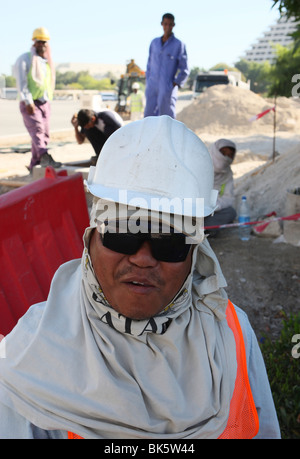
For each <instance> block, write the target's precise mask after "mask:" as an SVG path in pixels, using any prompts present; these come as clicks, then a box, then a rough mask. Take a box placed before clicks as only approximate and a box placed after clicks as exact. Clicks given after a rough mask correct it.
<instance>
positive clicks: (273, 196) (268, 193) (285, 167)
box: [235, 145, 300, 218]
mask: <svg viewBox="0 0 300 459" xmlns="http://www.w3.org/2000/svg"><path fill="white" fill-rule="evenodd" d="M298 187H300V145H298V146H295V147H293V148H292V149H291V150H289V151H287V152H286V153H285V154H284V155H280V156H278V157H277V158H275V161H274V162H273V161H267V162H266V163H265V164H264V165H262V166H260V167H259V168H257V169H255V170H253V171H251V172H249V173H248V174H245V175H243V176H242V177H240V178H238V179H237V180H235V193H236V198H237V203H238V202H239V201H240V198H241V196H242V195H246V196H247V199H248V201H249V204H250V208H251V216H252V217H253V218H256V217H258V216H261V215H265V214H268V213H270V212H273V211H275V212H276V213H277V216H286V199H287V190H289V189H295V188H298Z"/></svg>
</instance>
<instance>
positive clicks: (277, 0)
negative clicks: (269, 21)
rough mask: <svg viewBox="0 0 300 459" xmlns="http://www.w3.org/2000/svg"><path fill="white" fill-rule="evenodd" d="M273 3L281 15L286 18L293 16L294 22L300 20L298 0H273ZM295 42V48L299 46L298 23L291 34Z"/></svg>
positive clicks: (299, 31)
mask: <svg viewBox="0 0 300 459" xmlns="http://www.w3.org/2000/svg"><path fill="white" fill-rule="evenodd" d="M273 2H274V3H273V5H272V8H274V6H277V7H278V9H279V12H280V14H281V15H285V16H286V17H287V18H288V19H290V18H294V19H295V22H298V21H300V2H299V0H273ZM292 36H293V38H294V40H295V41H296V43H295V45H296V46H295V49H297V48H298V47H299V46H300V23H299V24H298V25H297V30H296V31H295V32H294V33H293V34H292Z"/></svg>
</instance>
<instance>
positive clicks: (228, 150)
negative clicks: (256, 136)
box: [220, 147, 235, 159]
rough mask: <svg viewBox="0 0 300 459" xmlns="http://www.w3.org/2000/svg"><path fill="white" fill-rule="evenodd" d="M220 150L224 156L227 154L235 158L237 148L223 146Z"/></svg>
mask: <svg viewBox="0 0 300 459" xmlns="http://www.w3.org/2000/svg"><path fill="white" fill-rule="evenodd" d="M220 152H221V153H222V155H223V156H227V157H228V158H231V159H233V158H234V155H235V150H234V149H233V148H231V147H222V148H220Z"/></svg>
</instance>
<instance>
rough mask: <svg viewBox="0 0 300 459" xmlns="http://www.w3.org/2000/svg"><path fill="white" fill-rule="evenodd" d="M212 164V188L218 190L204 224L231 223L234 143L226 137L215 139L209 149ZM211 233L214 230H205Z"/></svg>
mask: <svg viewBox="0 0 300 459" xmlns="http://www.w3.org/2000/svg"><path fill="white" fill-rule="evenodd" d="M209 151H210V155H211V157H212V160H213V165H214V188H215V189H216V190H218V192H219V194H218V200H217V206H218V208H217V209H216V211H215V213H214V214H213V215H211V216H209V217H206V218H205V219H204V226H219V225H225V224H227V223H232V222H233V221H234V219H235V217H236V210H235V208H234V203H235V197H234V184H233V174H232V170H231V164H232V162H233V160H234V158H235V154H236V145H235V143H234V142H232V141H231V140H228V139H219V140H217V141H216V142H215V143H214V144H213V145H212V146H211V148H210V149H209ZM207 233H211V235H215V234H216V230H214V229H212V230H211V231H210V230H207Z"/></svg>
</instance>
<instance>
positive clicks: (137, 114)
mask: <svg viewBox="0 0 300 459" xmlns="http://www.w3.org/2000/svg"><path fill="white" fill-rule="evenodd" d="M129 107H130V119H131V121H137V120H140V119H141V118H143V114H144V94H143V92H142V91H141V90H140V85H139V83H137V82H135V83H133V85H132V93H131V94H130V96H129Z"/></svg>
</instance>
